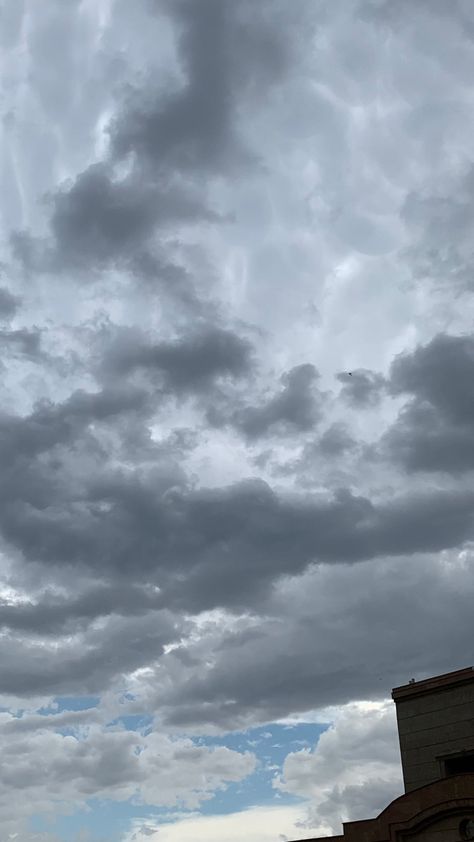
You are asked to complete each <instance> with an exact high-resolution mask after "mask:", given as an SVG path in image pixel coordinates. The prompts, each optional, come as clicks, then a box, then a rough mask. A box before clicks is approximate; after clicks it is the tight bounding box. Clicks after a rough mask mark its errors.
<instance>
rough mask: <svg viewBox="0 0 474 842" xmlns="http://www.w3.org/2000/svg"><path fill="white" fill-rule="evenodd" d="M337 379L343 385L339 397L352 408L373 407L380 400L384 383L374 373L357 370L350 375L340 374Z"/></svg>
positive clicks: (382, 379)
mask: <svg viewBox="0 0 474 842" xmlns="http://www.w3.org/2000/svg"><path fill="white" fill-rule="evenodd" d="M337 379H338V380H339V381H340V382H341V383H342V384H343V387H342V389H341V391H340V393H339V394H340V396H341V397H342V398H343V399H344V400H346V401H347V402H348V403H349V404H351V405H352V406H355V407H365V406H374V405H375V404H376V403H377V402H378V401H379V400H380V399H381V392H382V389H383V387H384V384H385V381H384V378H383V377H382V375H381V374H378V373H377V372H375V371H367V370H363V369H362V370H361V369H358V370H356V371H353V372H351V373H350V374H349V373H347V372H341V373H339V374H338V375H337Z"/></svg>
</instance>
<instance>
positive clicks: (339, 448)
mask: <svg viewBox="0 0 474 842" xmlns="http://www.w3.org/2000/svg"><path fill="white" fill-rule="evenodd" d="M356 445H357V442H356V440H355V439H354V438H353V437H352V436H351V435H350V433H349V431H348V429H347V425H346V424H343V423H341V422H338V423H334V424H331V426H330V427H328V428H327V430H325V431H324V433H323V434H322V436H321V438H320V439H319V441H318V443H317V449H318V451H319V452H320V453H321V454H323V455H324V456H328V457H333V456H340V455H342V454H344V453H346V452H347V451H348V450H353V449H354V448H355V447H356ZM310 449H311V445H310V446H309V450H307V451H305V453H304V454H303V460H304V459H305V458H306V456H308V455H309V452H310Z"/></svg>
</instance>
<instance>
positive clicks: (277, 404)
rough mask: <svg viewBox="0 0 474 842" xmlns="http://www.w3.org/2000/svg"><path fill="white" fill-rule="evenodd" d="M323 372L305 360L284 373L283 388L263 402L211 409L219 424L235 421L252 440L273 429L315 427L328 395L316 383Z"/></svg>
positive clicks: (235, 424) (229, 423) (209, 414)
mask: <svg viewBox="0 0 474 842" xmlns="http://www.w3.org/2000/svg"><path fill="white" fill-rule="evenodd" d="M318 377H319V374H318V372H317V370H316V368H315V367H314V366H313V365H311V364H309V363H305V364H303V365H298V366H295V367H294V368H292V369H291V370H290V371H288V372H286V373H285V374H283V375H282V377H281V382H282V385H283V388H282V389H281V391H280V392H279V393H278V394H276V395H275V396H274V397H272V398H270V399H269V400H267V401H266V402H263V403H262V404H260V405H254V406H252V405H250V406H248V405H247V406H243V407H241V408H240V407H239V408H238V409H236V410H234V411H231V412H229V411H228V410H227V409H226V408H225V406H224V408H220V407H219V406H218V405H217V406H215V407H213V408H212V409H210V410H209V412H208V418H209V420H210V422H211V423H213V424H215V425H216V426H224V425H231V426H233V427H235V429H237V430H238V431H240V432H241V433H243V434H244V436H245V437H246V438H247V439H248V440H250V441H252V440H254V439H258V438H260V437H261V436H264V435H266V434H271V433H283V434H285V433H292V432H293V433H295V432H303V431H307V430H311V429H312V428H313V427H314V426H315V425H316V424H317V423H318V421H319V419H320V417H321V415H322V402H323V398H324V395H323V394H322V393H321V392H320V391H319V389H317V388H316V387H315V382H316V381H317V379H318Z"/></svg>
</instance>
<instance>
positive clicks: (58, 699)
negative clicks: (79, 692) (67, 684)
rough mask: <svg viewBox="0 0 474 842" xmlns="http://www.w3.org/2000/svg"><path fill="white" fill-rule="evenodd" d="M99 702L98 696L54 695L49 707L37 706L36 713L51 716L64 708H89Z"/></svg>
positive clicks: (96, 705) (94, 706)
mask: <svg viewBox="0 0 474 842" xmlns="http://www.w3.org/2000/svg"><path fill="white" fill-rule="evenodd" d="M99 704H100V698H99V696H55V697H54V699H53V700H52V702H51V704H50V706H49V707H43V708H39V710H38V713H40V714H42V715H43V716H51V715H52V714H55V713H62V711H64V710H89V708H96V707H98V705H99Z"/></svg>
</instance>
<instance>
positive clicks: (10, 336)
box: [0, 328, 43, 362]
mask: <svg viewBox="0 0 474 842" xmlns="http://www.w3.org/2000/svg"><path fill="white" fill-rule="evenodd" d="M0 351H3V353H7V354H12V355H13V356H16V357H25V358H26V359H30V360H34V361H36V362H39V360H40V358H41V357H42V356H43V353H42V349H41V332H40V331H39V330H28V329H27V328H20V329H19V330H0Z"/></svg>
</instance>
